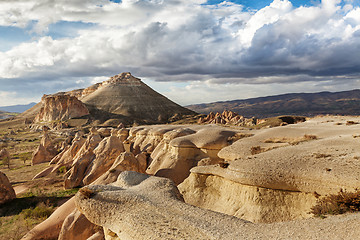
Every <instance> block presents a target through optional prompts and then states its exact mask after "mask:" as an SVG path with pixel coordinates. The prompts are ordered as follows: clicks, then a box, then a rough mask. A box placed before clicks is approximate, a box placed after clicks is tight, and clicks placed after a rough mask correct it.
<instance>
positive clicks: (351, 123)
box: [346, 121, 359, 126]
mask: <svg viewBox="0 0 360 240" xmlns="http://www.w3.org/2000/svg"><path fill="white" fill-rule="evenodd" d="M354 124H359V123H358V122H354V121H347V122H346V125H348V126H349V125H354Z"/></svg>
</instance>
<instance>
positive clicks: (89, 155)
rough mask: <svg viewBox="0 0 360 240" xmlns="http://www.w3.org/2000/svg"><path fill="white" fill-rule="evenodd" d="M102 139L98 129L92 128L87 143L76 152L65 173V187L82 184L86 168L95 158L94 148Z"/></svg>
mask: <svg viewBox="0 0 360 240" xmlns="http://www.w3.org/2000/svg"><path fill="white" fill-rule="evenodd" d="M101 141H102V138H101V137H100V135H99V133H98V132H97V130H96V129H95V128H92V129H91V131H90V135H89V136H88V137H87V139H86V141H85V143H84V144H83V145H82V147H81V148H80V150H79V151H78V152H77V153H76V155H75V157H74V159H73V162H72V165H71V169H70V170H69V171H67V172H66V174H65V181H64V186H65V188H74V187H77V186H82V184H83V183H82V180H83V178H84V176H85V173H86V170H87V168H88V166H89V164H90V163H91V162H92V160H93V159H94V158H95V153H94V149H95V148H96V147H97V146H98V144H99V143H100V142H101Z"/></svg>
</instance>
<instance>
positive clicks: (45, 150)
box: [31, 130, 58, 165]
mask: <svg viewBox="0 0 360 240" xmlns="http://www.w3.org/2000/svg"><path fill="white" fill-rule="evenodd" d="M57 154H58V152H57V150H56V148H55V146H54V144H53V143H52V139H51V137H50V135H49V133H48V132H47V130H44V131H43V137H42V139H41V141H40V145H39V147H38V148H37V149H36V150H35V152H34V153H33V157H32V160H31V164H32V165H35V164H39V163H44V162H50V160H51V159H52V158H53V157H55V156H56V155H57Z"/></svg>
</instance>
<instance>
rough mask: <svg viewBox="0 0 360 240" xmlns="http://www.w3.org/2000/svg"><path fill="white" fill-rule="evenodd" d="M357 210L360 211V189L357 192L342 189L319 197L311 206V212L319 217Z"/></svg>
mask: <svg viewBox="0 0 360 240" xmlns="http://www.w3.org/2000/svg"><path fill="white" fill-rule="evenodd" d="M356 211H360V190H357V191H355V192H346V191H342V190H341V191H340V192H339V193H338V194H331V195H329V196H326V197H324V198H322V199H319V200H318V201H317V204H316V205H315V206H314V207H312V208H311V213H312V214H314V215H315V216H318V217H323V216H324V215H336V214H343V213H346V212H356Z"/></svg>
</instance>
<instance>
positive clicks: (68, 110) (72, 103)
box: [35, 94, 89, 122]
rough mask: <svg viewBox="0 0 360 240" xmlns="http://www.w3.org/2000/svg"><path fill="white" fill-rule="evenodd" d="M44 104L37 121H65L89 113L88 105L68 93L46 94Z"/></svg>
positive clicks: (36, 118)
mask: <svg viewBox="0 0 360 240" xmlns="http://www.w3.org/2000/svg"><path fill="white" fill-rule="evenodd" d="M41 101H42V103H43V106H42V108H41V109H40V112H39V113H38V114H37V115H36V117H35V122H52V121H64V120H68V119H71V118H76V117H82V116H86V115H89V111H88V109H87V108H86V106H85V105H84V104H83V103H82V102H81V101H79V100H78V99H77V98H76V97H75V96H70V95H66V94H56V95H45V96H43V98H42V99H41Z"/></svg>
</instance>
